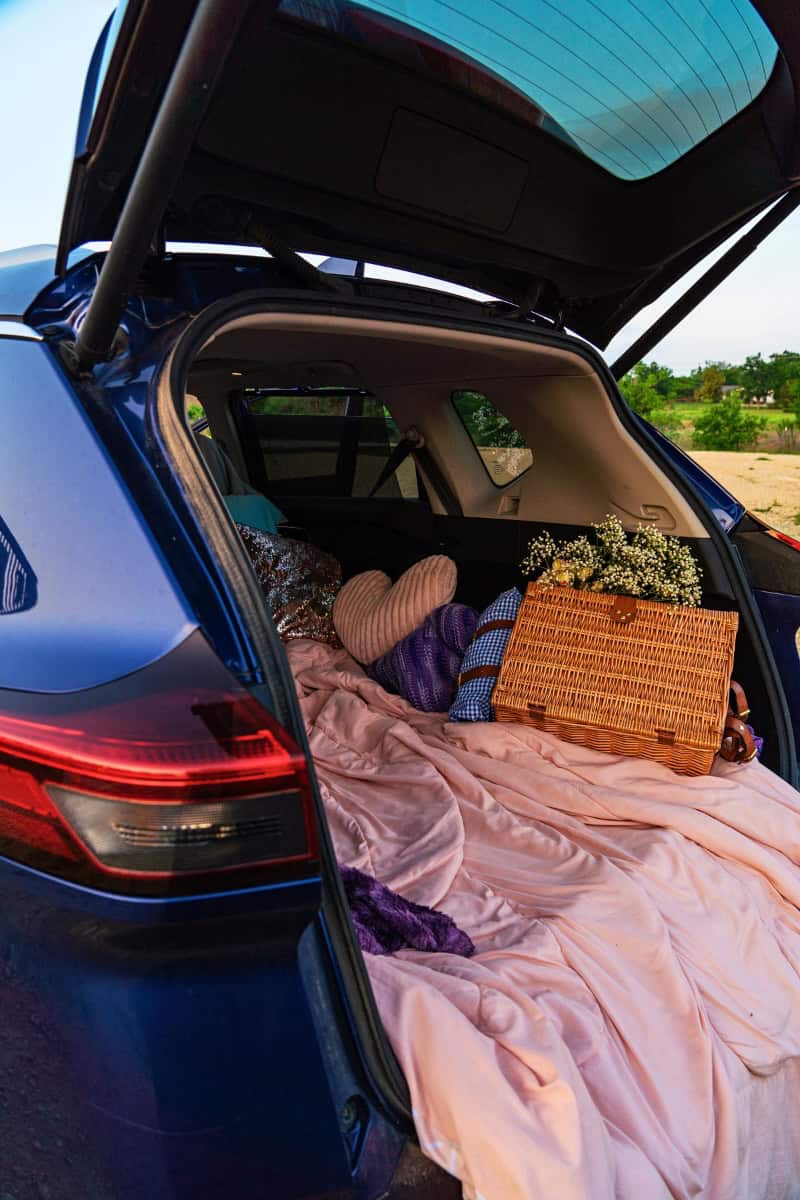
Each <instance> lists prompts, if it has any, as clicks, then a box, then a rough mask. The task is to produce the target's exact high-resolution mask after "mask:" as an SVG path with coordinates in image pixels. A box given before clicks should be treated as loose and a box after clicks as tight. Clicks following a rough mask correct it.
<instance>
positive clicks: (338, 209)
mask: <svg viewBox="0 0 800 1200" xmlns="http://www.w3.org/2000/svg"><path fill="white" fill-rule="evenodd" d="M617 7H618V6H617V5H616V4H613V3H610V0H602V2H600V3H594V2H592V3H588V2H585V0H581V2H580V3H577V4H574V5H570V6H569V8H568V9H565V10H564V11H559V7H558V6H554V5H552V4H550V3H549V2H547V0H535V2H533V3H527V4H524V5H523V4H521V3H511V4H494V3H493V4H491V5H490V9H491V15H488V14H486V13H482V11H481V10H480V7H479V6H476V5H474V4H472V3H468V2H467V0H464V2H463V3H456V4H452V5H451V4H447V5H445V4H441V3H438V0H408V2H406V3H403V4H402V5H400V6H398V5H395V4H386V3H383V2H381V0H368V2H365V3H350V2H348V0H309V2H306V0H282V2H281V3H277V4H276V3H274V2H269V0H259V2H257V3H256V2H253V3H240V2H239V0H203V2H202V3H200V2H197V0H176V2H175V3H174V4H171V5H170V6H169V9H168V11H167V10H165V9H164V7H163V6H162V5H158V4H156V3H155V2H154V0H130V3H128V4H127V5H124V6H121V8H120V10H118V15H117V17H115V23H114V28H113V29H112V30H110V31H109V33H108V37H107V39H106V44H105V46H104V47H99V48H98V53H97V54H96V56H95V62H94V64H93V72H92V77H91V78H90V80H89V83H88V86H87V92H86V96H85V100H84V106H83V111H82V116H81V123H80V128H79V133H78V141H77V152H76V158H75V165H74V168H73V173H72V179H71V183H70V188H69V193H68V197H67V203H66V209H65V215H64V223H63V227H62V232H61V242H60V246H59V263H60V265H61V266H62V267H63V265H64V264H65V263H66V259H67V255H68V254H69V252H70V250H72V249H73V248H74V247H76V246H79V245H80V244H82V243H84V242H87V241H92V240H100V239H107V238H110V237H111V236H112V235H114V239H115V243H116V245H117V251H118V254H119V256H120V260H122V259H124V260H125V262H126V267H125V270H122V269H120V270H119V273H117V272H115V271H113V270H112V268H113V266H114V258H113V257H112V259H111V260H110V265H109V266H107V268H106V274H107V276H111V275H112V274H113V275H114V276H115V283H116V288H115V289H111V287H110V283H109V284H108V290H106V289H103V290H101V292H100V296H99V300H98V302H97V303H96V304H95V306H94V309H95V311H94V312H93V314H92V315H91V318H90V323H89V328H88V329H87V330H85V331H84V333H83V340H82V342H81V349H82V352H83V353H84V355H85V356H87V357H91V356H92V355H94V356H95V358H97V357H103V356H105V355H106V354H107V353H108V350H109V347H110V345H111V338H110V337H109V329H110V330H111V331H112V333H113V328H114V321H113V317H112V316H110V315H109V314H106V315H105V317H104V320H103V323H102V324H101V323H100V313H99V311H98V310H99V309H100V308H101V307H102V305H103V304H105V305H109V304H110V305H111V306H112V307H113V304H114V303H117V304H118V302H119V299H120V294H121V293H122V294H124V292H125V290H127V289H128V288H129V287H130V285H131V283H132V281H133V279H135V277H136V275H137V274H138V272H139V269H140V266H141V262H142V260H143V258H144V256H145V254H146V253H147V252H148V251H149V250H155V251H156V252H157V250H158V246H159V245H160V244H161V245H163V240H164V238H173V239H180V240H189V241H203V242H221V243H230V242H241V243H244V244H256V245H258V244H261V245H264V244H266V245H267V246H268V247H270V248H271V249H272V250H273V251H274V252H275V253H279V252H280V250H281V248H283V249H284V250H285V249H286V248H287V247H291V248H292V249H295V250H296V249H302V250H305V251H309V252H311V251H318V252H320V253H323V254H334V255H339V256H346V257H350V258H352V259H360V260H363V259H367V260H371V261H377V262H380V263H383V264H387V265H395V266H401V267H406V268H409V269H411V270H415V271H421V272H423V273H426V274H428V275H435V276H439V277H441V278H446V279H451V280H455V281H458V282H460V283H463V284H468V285H470V286H472V287H475V288H478V289H480V290H482V291H483V292H486V293H489V294H490V295H493V296H496V297H499V298H501V299H504V300H508V301H510V302H512V303H514V304H516V305H518V306H520V307H521V309H522V310H523V311H525V312H528V311H531V310H534V311H536V312H538V313H540V314H542V315H544V316H546V317H548V318H550V319H552V320H554V321H556V322H558V323H559V324H566V325H567V326H569V327H570V328H571V329H573V330H574V331H575V332H577V333H579V334H581V335H582V336H584V337H586V338H588V339H590V340H591V341H593V342H594V343H595V344H596V345H598V346H601V347H602V346H605V345H606V344H607V343H608V341H609V340H610V338H611V337H613V335H614V334H615V333H617V332H618V331H619V330H620V329H621V328H622V327H623V326H624V325H625V324H626V322H627V321H629V320H630V318H631V317H632V316H633V315H634V314H635V313H636V312H638V311H639V310H640V309H641V308H642V307H643V306H644V305H647V304H649V303H651V302H652V301H653V300H655V299H656V298H657V297H658V296H659V295H660V294H661V293H662V292H663V291H664V290H665V289H666V288H667V287H669V286H670V285H671V284H672V283H674V282H675V281H676V280H677V279H679V278H680V277H681V276H682V275H683V274H684V273H685V272H686V271H687V270H688V269H689V268H690V267H692V266H693V265H694V264H695V263H697V262H699V261H700V260H701V259H702V258H703V257H704V256H705V255H706V254H707V253H708V252H709V251H710V250H712V249H713V248H714V247H715V246H716V245H718V244H719V243H720V242H721V241H723V240H724V239H726V238H728V237H729V236H730V235H731V234H733V233H735V232H736V230H737V229H738V228H740V227H741V226H742V225H743V224H745V223H746V222H747V221H748V220H749V219H750V218H752V217H753V216H755V215H756V214H757V213H759V211H760V210H762V209H763V208H764V207H765V206H767V205H769V204H770V203H771V202H772V201H774V200H777V199H778V198H779V197H781V196H782V195H783V194H784V193H786V192H787V190H790V189H792V188H793V186H794V183H795V181H796V178H797V176H798V172H800V144H799V142H798V138H799V136H800V135H799V134H798V122H797V116H796V91H797V85H798V79H799V78H800V45H798V29H797V24H796V21H795V17H794V14H793V12H792V10H791V8H790V7H787V6H786V5H785V4H783V3H781V0H759V2H758V3H750V0H747V2H746V3H737V4H736V5H733V4H731V3H728V2H727V0H714V2H713V3H709V4H700V5H679V6H675V5H673V4H672V3H670V2H668V0H652V2H651V3H649V4H648V6H647V10H646V12H645V11H644V10H640V8H639V7H638V6H636V5H634V4H632V3H631V4H626V5H625V12H624V13H623V14H619V13H618V12H617ZM159 105H160V107H159ZM126 281H127V283H126ZM116 315H117V316H118V313H117V314H116ZM101 328H102V331H103V338H105V344H104V345H102V346H101V345H100V341H101V340H103V339H102V338H101V337H100V336H99V335H100V329H101ZM90 343H91V344H90Z"/></svg>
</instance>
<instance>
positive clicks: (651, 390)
mask: <svg viewBox="0 0 800 1200" xmlns="http://www.w3.org/2000/svg"><path fill="white" fill-rule="evenodd" d="M655 366H657V364H655V363H644V362H638V363H637V364H636V366H635V367H633V368H632V369H631V370H630V371H629V372H628V374H627V375H623V377H622V379H620V381H619V390H620V391H621V392H622V394H623V396H624V397H625V399H626V400H627V401H628V404H630V406H631V408H632V409H633V411H634V412H636V413H638V414H639V416H640V417H644V418H645V419H646V420H648V421H649V420H652V415H653V413H654V412H656V411H657V410H658V409H661V408H663V407H664V397H663V396H662V394H661V393H660V392H659V390H658V384H659V382H660V379H659V375H658V372H657V371H656V370H653V367H655Z"/></svg>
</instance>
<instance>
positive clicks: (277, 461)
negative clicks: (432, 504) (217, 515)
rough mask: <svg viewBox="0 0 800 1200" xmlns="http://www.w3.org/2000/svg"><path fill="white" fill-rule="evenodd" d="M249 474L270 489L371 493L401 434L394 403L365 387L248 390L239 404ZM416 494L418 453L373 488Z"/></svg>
mask: <svg viewBox="0 0 800 1200" xmlns="http://www.w3.org/2000/svg"><path fill="white" fill-rule="evenodd" d="M240 417H241V422H242V425H243V430H242V432H243V433H244V443H245V452H246V453H247V454H248V456H249V459H250V462H249V467H250V475H251V478H252V479H253V480H256V479H258V480H259V481H260V483H261V485H262V487H263V490H264V491H265V492H266V493H267V494H268V495H270V496H275V497H278V498H280V497H290V496H331V497H365V498H366V497H368V496H369V495H370V494H371V493H372V489H373V488H374V487H375V484H376V483H377V482H378V480H379V479H380V476H381V472H382V471H383V468H384V466H385V464H386V462H387V461H388V459H389V457H390V455H391V453H392V451H393V449H394V448H395V446H396V445H397V443H398V442H399V441H400V439H401V435H400V431H399V429H398V428H397V425H396V424H395V422H394V421H393V419H392V417H391V414H390V412H389V410H388V409H387V408H386V407H385V406H384V405H383V404H381V403H380V401H378V400H376V399H375V398H374V397H373V396H370V395H368V394H367V393H365V392H344V391H342V390H341V389H336V388H331V389H324V388H319V389H316V390H315V391H314V392H309V391H308V390H305V391H302V392H301V391H298V392H291V391H280V390H278V389H261V390H255V389H253V390H250V389H248V390H247V391H245V393H244V395H243V397H242V400H241V405H240ZM374 494H375V495H376V496H379V497H394V498H395V499H407V500H415V499H417V498H418V496H419V490H418V486H417V473H416V468H415V466H414V461H413V458H411V457H409V458H406V459H405V460H404V461H403V462H401V463H400V465H399V466H398V468H397V470H396V471H394V472H393V473H391V474H390V475H389V476H388V478H386V480H385V481H384V482H383V483H382V484H381V486H380V487H379V488H378V489H377V491H376V492H375V493H374Z"/></svg>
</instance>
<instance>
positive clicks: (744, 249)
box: [610, 188, 800, 379]
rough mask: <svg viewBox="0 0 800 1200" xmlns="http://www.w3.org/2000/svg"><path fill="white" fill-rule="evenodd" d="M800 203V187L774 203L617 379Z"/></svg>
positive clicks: (622, 360) (640, 341)
mask: <svg viewBox="0 0 800 1200" xmlns="http://www.w3.org/2000/svg"><path fill="white" fill-rule="evenodd" d="M798 204H800V188H794V189H793V190H792V191H791V192H787V193H786V195H785V196H782V197H781V199H780V200H779V201H778V202H777V204H773V206H772V208H770V209H769V211H768V212H766V213H765V214H764V216H763V217H762V218H761V220H760V221H757V222H756V224H755V225H754V226H753V227H752V229H748V231H747V233H745V234H743V235H742V237H740V238H739V240H738V242H734V244H733V245H732V246H731V248H730V250H726V251H725V253H724V254H723V255H722V257H721V258H719V259H717V261H716V262H715V263H714V264H713V266H711V267H709V268H708V270H707V271H706V272H705V273H704V274H703V275H701V276H700V278H699V279H698V280H697V281H696V282H695V283H693V284H692V286H691V287H690V288H689V289H688V290H687V291H685V292H684V293H683V295H682V296H681V297H679V299H677V300H676V301H675V303H674V304H672V305H671V306H670V307H669V308H668V309H667V311H666V312H665V313H662V315H661V316H660V317H659V318H658V320H657V321H654V322H653V324H652V325H651V326H650V328H649V329H646V330H645V332H644V333H643V334H642V335H641V336H640V337H638V338H637V339H636V341H635V342H634V343H633V344H632V345H631V346H629V347H628V349H627V350H626V351H624V353H623V354H621V355H620V356H619V358H618V359H617V360H616V362H615V363H613V364H612V366H611V368H610V369H611V374H612V375H613V376H614V378H615V379H621V378H622V376H623V375H626V374H627V373H628V371H630V369H631V367H633V366H635V365H636V363H637V362H639V361H640V359H642V358H644V356H645V354H647V353H648V352H649V351H650V350H652V349H653V346H656V345H658V343H659V342H660V341H661V339H662V338H664V337H666V335H667V334H668V333H670V332H671V331H672V330H673V329H674V328H675V326H676V325H678V324H679V323H680V322H681V321H682V320H683V318H684V317H686V316H688V315H689V313H690V312H691V311H692V309H694V308H696V307H697V305H698V304H700V302H701V301H702V300H705V298H706V296H707V295H708V294H709V292H711V291H713V289H714V288H715V287H717V285H718V284H720V283H722V281H723V279H727V278H728V276H729V275H730V274H731V272H732V271H735V270H736V268H737V267H738V266H739V264H740V263H743V262H744V260H745V259H746V258H749V256H750V255H751V254H752V253H753V251H754V250H755V249H757V248H758V246H759V245H760V244H761V242H762V241H763V240H764V238H765V237H766V236H767V234H770V233H772V231H773V229H776V228H777V226H778V225H780V223H781V221H783V220H785V218H786V217H788V216H789V214H790V213H791V212H793V211H794V210H795V209H796V208H797V206H798Z"/></svg>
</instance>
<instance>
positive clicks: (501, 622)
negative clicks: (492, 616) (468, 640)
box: [472, 617, 514, 642]
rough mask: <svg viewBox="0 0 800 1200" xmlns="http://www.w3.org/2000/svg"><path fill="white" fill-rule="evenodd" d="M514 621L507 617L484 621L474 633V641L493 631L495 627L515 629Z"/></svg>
mask: <svg viewBox="0 0 800 1200" xmlns="http://www.w3.org/2000/svg"><path fill="white" fill-rule="evenodd" d="M513 628H514V622H513V621H511V620H508V619H507V618H503V617H498V619H497V620H496V621H484V623H483V625H479V626H478V628H477V629H476V630H475V632H474V633H473V635H472V641H473V642H474V641H475V640H476V639H477V638H479V637H483V635H484V634H485V633H491V632H492V630H493V629H513Z"/></svg>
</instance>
